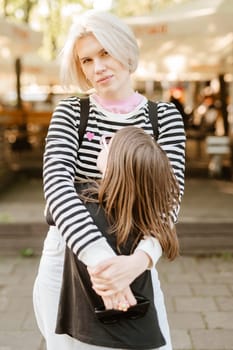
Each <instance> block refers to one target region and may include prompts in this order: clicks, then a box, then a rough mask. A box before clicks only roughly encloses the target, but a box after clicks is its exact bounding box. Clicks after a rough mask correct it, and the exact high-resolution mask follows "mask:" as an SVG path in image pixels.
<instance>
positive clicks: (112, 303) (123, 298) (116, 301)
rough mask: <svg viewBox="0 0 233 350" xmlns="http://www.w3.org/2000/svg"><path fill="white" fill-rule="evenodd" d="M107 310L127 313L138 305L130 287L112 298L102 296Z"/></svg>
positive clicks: (111, 296)
mask: <svg viewBox="0 0 233 350" xmlns="http://www.w3.org/2000/svg"><path fill="white" fill-rule="evenodd" d="M102 299H103V302H104V305H105V308H106V309H115V310H121V311H127V310H128V308H129V307H130V306H132V305H135V304H136V303H137V301H136V299H135V297H134V295H133V293H132V291H131V289H130V287H127V288H125V289H124V290H123V291H122V292H118V293H116V294H112V295H110V296H102Z"/></svg>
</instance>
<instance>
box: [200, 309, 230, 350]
mask: <svg viewBox="0 0 233 350" xmlns="http://www.w3.org/2000/svg"><path fill="white" fill-rule="evenodd" d="M205 319H206V322H207V325H208V328H218V329H233V312H208V313H207V314H206V315H205ZM232 345H233V344H232Z"/></svg>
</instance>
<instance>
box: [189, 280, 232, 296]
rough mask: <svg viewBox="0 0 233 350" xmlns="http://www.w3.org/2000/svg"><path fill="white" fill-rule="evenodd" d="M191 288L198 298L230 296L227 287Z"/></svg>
mask: <svg viewBox="0 0 233 350" xmlns="http://www.w3.org/2000/svg"><path fill="white" fill-rule="evenodd" d="M191 288H192V290H193V292H194V295H196V296H230V295H231V294H232V293H231V292H230V290H229V288H228V286H227V285H220V284H206V283H205V284H191Z"/></svg>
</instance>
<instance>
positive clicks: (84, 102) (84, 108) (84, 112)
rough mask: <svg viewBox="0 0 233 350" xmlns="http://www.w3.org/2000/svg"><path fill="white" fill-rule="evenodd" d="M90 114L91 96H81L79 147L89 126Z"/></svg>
mask: <svg viewBox="0 0 233 350" xmlns="http://www.w3.org/2000/svg"><path fill="white" fill-rule="evenodd" d="M88 115H89V97H87V98H80V123H79V128H78V139H79V147H81V144H82V141H83V136H84V134H85V130H86V127H87V122H88Z"/></svg>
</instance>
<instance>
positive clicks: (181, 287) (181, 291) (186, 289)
mask: <svg viewBox="0 0 233 350" xmlns="http://www.w3.org/2000/svg"><path fill="white" fill-rule="evenodd" d="M162 288H163V291H164V294H165V295H167V296H191V295H192V294H193V292H192V289H191V287H190V286H189V285H187V284H184V283H182V284H180V283H179V284H178V283H172V284H171V283H170V284H166V283H164V284H163V285H162Z"/></svg>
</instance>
